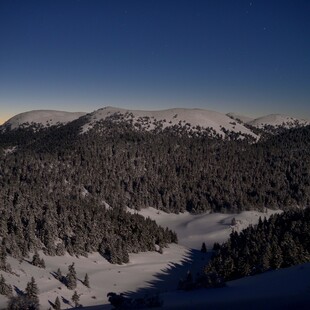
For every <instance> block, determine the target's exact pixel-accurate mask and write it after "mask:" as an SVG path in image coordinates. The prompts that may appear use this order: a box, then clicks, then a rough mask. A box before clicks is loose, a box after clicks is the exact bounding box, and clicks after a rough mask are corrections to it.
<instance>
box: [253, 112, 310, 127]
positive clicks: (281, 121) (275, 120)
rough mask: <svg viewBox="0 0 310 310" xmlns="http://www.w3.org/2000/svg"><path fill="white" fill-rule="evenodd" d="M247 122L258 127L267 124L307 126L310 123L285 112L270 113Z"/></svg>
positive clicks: (275, 125)
mask: <svg viewBox="0 0 310 310" xmlns="http://www.w3.org/2000/svg"><path fill="white" fill-rule="evenodd" d="M247 124H249V125H252V126H254V127H257V128H264V127H265V126H274V127H280V126H282V127H285V128H292V127H296V126H306V125H309V124H310V122H308V121H306V120H304V119H298V118H295V117H291V116H287V115H283V114H270V115H266V116H262V117H259V118H256V119H254V120H252V121H248V122H247Z"/></svg>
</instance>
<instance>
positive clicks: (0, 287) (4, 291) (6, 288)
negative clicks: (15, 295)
mask: <svg viewBox="0 0 310 310" xmlns="http://www.w3.org/2000/svg"><path fill="white" fill-rule="evenodd" d="M12 292H13V290H12V286H11V285H9V284H7V283H6V282H5V279H4V277H3V275H2V274H1V276H0V294H1V295H6V296H11V295H12Z"/></svg>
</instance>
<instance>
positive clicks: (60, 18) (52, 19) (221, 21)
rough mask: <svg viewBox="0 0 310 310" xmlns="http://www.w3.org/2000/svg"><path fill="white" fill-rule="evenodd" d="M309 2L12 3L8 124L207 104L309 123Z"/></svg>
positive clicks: (3, 52)
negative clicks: (30, 117)
mask: <svg viewBox="0 0 310 310" xmlns="http://www.w3.org/2000/svg"><path fill="white" fill-rule="evenodd" d="M309 16H310V1H308V0H305V1H303V0H278V1H275V0H252V1H243V0H226V1H225V0H202V1H198V0H196V1H195V0H184V1H182V0H165V1H161V0H154V1H151V0H140V1H134V0H128V1H118V0H111V1H104V0H102V1H99V0H98V1H95V0H80V1H78V0H59V1H57V0H54V1H52V0H41V1H40V0H38V1H31V0H27V1H25V0H22V1H15V0H1V1H0V107H1V115H0V121H1V119H2V121H3V120H4V119H5V118H7V117H9V116H11V115H13V114H16V113H19V112H23V111H27V110H32V109H58V110H71V111H78V110H80V111H92V110H95V109H97V108H100V107H103V106H106V105H113V106H119V107H127V108H140V109H162V108H170V107H189V108H190V107H201V108H206V109H213V110H217V111H220V112H230V111H235V112H239V113H243V114H248V115H250V116H260V115H263V114H268V113H277V112H280V113H286V114H290V115H293V116H294V115H295V116H301V117H305V118H308V119H310V18H309Z"/></svg>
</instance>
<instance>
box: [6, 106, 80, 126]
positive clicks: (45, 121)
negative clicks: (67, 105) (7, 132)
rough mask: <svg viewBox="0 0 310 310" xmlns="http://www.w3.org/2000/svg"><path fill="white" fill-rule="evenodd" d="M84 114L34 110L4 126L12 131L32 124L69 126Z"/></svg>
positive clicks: (18, 115) (14, 117)
mask: <svg viewBox="0 0 310 310" xmlns="http://www.w3.org/2000/svg"><path fill="white" fill-rule="evenodd" d="M85 114H86V113H84V112H64V111H53V110H34V111H29V112H25V113H21V114H17V115H15V116H13V117H12V118H10V119H9V120H8V121H6V122H5V123H4V124H3V126H4V127H7V126H10V127H11V129H15V128H18V127H19V126H21V125H24V126H26V127H27V124H28V126H30V125H32V124H39V125H42V126H43V127H47V126H52V125H59V124H67V123H69V122H72V121H74V120H75V119H77V118H79V117H81V116H83V115H85Z"/></svg>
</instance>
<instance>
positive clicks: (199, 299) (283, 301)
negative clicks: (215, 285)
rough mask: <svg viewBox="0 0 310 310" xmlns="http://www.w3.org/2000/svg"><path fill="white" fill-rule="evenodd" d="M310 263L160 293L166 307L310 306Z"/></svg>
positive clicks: (286, 307) (254, 307)
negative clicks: (210, 285)
mask: <svg viewBox="0 0 310 310" xmlns="http://www.w3.org/2000/svg"><path fill="white" fill-rule="evenodd" d="M309 278H310V263H308V264H303V265H298V266H294V267H290V268H286V269H282V270H277V271H269V272H266V273H263V274H260V275H255V276H250V277H246V278H243V279H239V280H235V281H231V282H228V283H227V286H226V287H224V288H220V289H209V290H206V289H201V290H196V291H191V292H181V291H177V292H172V293H166V294H163V295H161V297H162V299H163V302H164V307H163V308H164V309H238V310H240V309H270V310H271V309H272V310H274V309H281V310H283V309H299V310H301V309H309V308H310V280H309Z"/></svg>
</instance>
